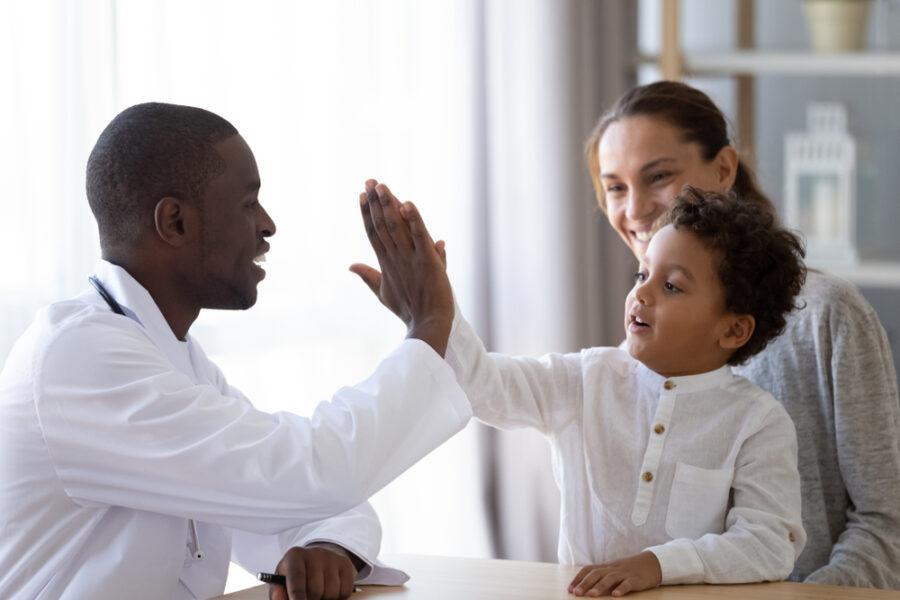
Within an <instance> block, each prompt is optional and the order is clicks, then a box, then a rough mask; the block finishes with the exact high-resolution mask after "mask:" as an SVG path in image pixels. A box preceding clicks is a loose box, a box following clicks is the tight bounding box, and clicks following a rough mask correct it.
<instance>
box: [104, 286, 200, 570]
mask: <svg viewBox="0 0 900 600" xmlns="http://www.w3.org/2000/svg"><path fill="white" fill-rule="evenodd" d="M88 281H90V282H91V285H92V286H94V289H95V290H97V293H98V294H100V297H101V298H103V300H104V301H105V302H106V303H107V304H108V305H109V308H110V310H112V311H113V312H114V313H116V314H117V315H122V316H127V315H126V314H125V311H124V310H122V306H121V305H120V304H119V303H118V302H116V299H115V298H113V297H112V294H110V293H109V291H108V290H107V289H106V288H105V287H103V284H102V283H100V280H99V279H97V276H96V275H91V276H90V277H88ZM188 532H189V533H190V535H191V539H189V540H188V542H187V546H188V550H190V551H191V556H192V557H193V558H195V559H197V560H200V559H202V558H203V551H202V550H200V538H199V537H198V536H197V524H196V523H194V520H193V519H188Z"/></svg>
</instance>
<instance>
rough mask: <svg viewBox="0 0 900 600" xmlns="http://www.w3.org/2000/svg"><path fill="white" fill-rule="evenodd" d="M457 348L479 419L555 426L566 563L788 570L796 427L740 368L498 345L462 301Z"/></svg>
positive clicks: (794, 541) (793, 547) (762, 574)
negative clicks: (527, 351)
mask: <svg viewBox="0 0 900 600" xmlns="http://www.w3.org/2000/svg"><path fill="white" fill-rule="evenodd" d="M446 358H447V361H448V362H449V363H450V365H451V366H452V367H453V369H454V371H455V372H456V375H457V378H458V380H459V382H460V385H461V386H462V387H463V389H464V390H465V391H466V393H467V395H468V397H469V401H470V402H471V404H472V409H473V412H474V414H475V416H476V417H477V418H478V419H480V420H482V421H483V422H485V423H487V424H489V425H493V426H496V427H499V428H502V429H514V428H518V427H532V428H535V429H537V430H539V431H541V432H542V433H543V434H544V435H545V436H546V437H547V440H548V441H549V443H550V445H551V449H552V455H553V471H554V476H555V478H556V482H557V485H558V486H559V488H560V490H561V492H562V505H561V515H560V517H561V518H560V534H559V561H560V562H561V563H564V564H576V565H588V564H600V563H605V562H610V561H613V560H616V559H620V558H625V557H627V556H631V555H634V554H637V553H639V552H641V551H643V550H649V551H651V552H653V553H654V554H655V555H656V557H657V558H658V560H659V563H660V566H661V568H662V583H663V584H677V583H699V582H707V583H738V582H750V581H766V580H781V579H784V578H785V577H787V576H788V575H789V574H790V572H791V569H792V568H793V564H794V561H795V560H796V558H797V556H798V555H799V554H800V551H801V550H802V549H803V545H804V543H805V541H806V535H805V533H804V531H803V526H802V524H801V519H800V477H799V474H798V472H797V440H796V433H795V430H794V426H793V423H792V421H791V420H790V417H789V416H788V415H787V413H786V412H785V410H784V409H783V408H782V406H781V405H780V404H779V403H778V402H777V401H776V400H775V399H774V398H773V397H772V396H771V395H769V394H768V393H766V392H765V391H763V390H762V389H760V388H759V387H757V386H755V385H754V384H752V383H750V382H749V381H747V380H746V379H744V378H742V377H739V376H737V375H734V374H733V373H732V372H731V368H730V367H727V366H724V367H722V368H720V369H718V370H716V371H712V372H709V373H704V374H700V375H693V376H687V377H676V378H670V379H666V378H665V377H663V376H661V375H659V374H657V373H655V372H653V371H651V370H650V369H648V368H647V367H646V366H644V365H643V364H641V363H640V362H639V361H637V360H635V359H633V358H632V357H631V356H630V355H629V354H628V353H627V352H625V351H624V350H622V349H620V348H591V349H587V350H583V351H581V352H580V353H572V354H548V355H546V356H544V357H542V358H540V359H534V358H525V357H510V356H505V355H500V354H489V353H487V352H486V351H485V349H484V346H483V345H482V343H481V340H479V339H478V337H477V336H476V335H475V333H474V331H473V330H472V328H471V326H470V325H469V323H468V322H466V321H465V320H464V319H463V318H462V316H461V314H460V311H459V309H458V308H457V310H456V318H455V320H454V324H453V330H452V333H451V335H450V342H449V346H448V349H447V354H446ZM645 474H649V475H645Z"/></svg>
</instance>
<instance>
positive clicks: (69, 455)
mask: <svg viewBox="0 0 900 600" xmlns="http://www.w3.org/2000/svg"><path fill="white" fill-rule="evenodd" d="M46 348H47V350H46V352H44V353H42V355H41V356H40V357H39V358H37V359H36V364H35V365H34V368H35V371H36V373H35V378H34V381H35V384H34V385H35V390H34V397H35V403H36V407H37V413H38V419H39V421H40V427H41V428H42V431H43V434H44V436H45V439H46V445H47V451H48V453H49V455H50V457H51V461H52V463H53V465H54V467H55V469H56V471H57V474H58V477H59V480H60V482H61V483H62V485H63V487H64V489H65V490H66V492H67V493H68V494H69V496H70V497H71V498H72V499H73V500H74V501H75V502H77V503H79V504H82V505H85V506H110V505H115V506H124V507H128V508H133V509H137V510H146V511H152V512H157V513H162V514H168V515H172V516H179V517H185V518H193V519H197V520H200V521H204V522H209V523H215V524H219V525H223V526H226V527H230V528H232V529H242V530H246V531H250V532H255V533H261V534H275V533H279V532H282V531H284V530H285V529H289V528H294V527H297V526H298V525H301V524H304V523H308V522H311V521H318V520H321V519H325V518H328V517H331V516H334V515H337V514H339V513H342V512H344V511H347V510H349V509H351V508H353V507H355V506H358V505H359V504H361V503H362V502H363V501H364V500H366V499H367V498H368V497H369V496H370V495H372V494H373V493H375V492H376V491H377V490H379V489H381V488H382V487H383V486H384V485H386V484H387V483H388V482H389V481H391V480H392V479H393V478H395V477H396V476H397V475H399V474H400V473H402V472H403V471H404V470H406V469H407V468H409V467H410V466H411V465H412V464H413V463H415V462H416V461H418V460H419V459H420V458H422V457H423V456H424V455H426V454H427V453H428V452H430V451H431V450H433V449H434V448H435V447H437V446H438V445H439V444H441V443H442V442H444V441H446V440H447V439H448V438H449V437H451V436H452V435H453V434H455V433H456V432H457V431H459V430H460V429H461V428H462V427H463V426H464V425H465V424H466V422H467V421H468V419H469V417H470V414H471V413H470V410H469V407H468V403H467V402H466V399H465V396H464V394H463V392H462V391H461V389H460V388H459V386H458V385H457V384H456V381H455V377H454V374H453V372H452V370H451V369H450V368H449V367H448V366H447V364H446V363H445V362H444V361H443V360H442V359H441V358H440V356H438V355H437V354H436V353H435V352H434V351H433V350H432V349H431V347H430V346H428V345H427V344H425V343H423V342H421V341H419V340H405V341H404V342H403V343H401V344H400V346H399V347H398V348H397V349H396V350H395V351H394V352H393V353H392V354H391V355H390V356H388V357H387V358H386V359H385V360H384V361H383V362H382V363H381V364H380V365H379V366H378V368H377V369H376V371H375V373H373V374H372V375H371V376H370V377H369V378H368V379H366V380H365V381H363V382H362V383H360V384H358V385H356V386H353V387H346V388H343V389H341V390H340V391H338V392H337V393H336V394H335V396H334V397H333V398H332V399H331V401H330V402H322V403H320V404H319V405H318V407H317V408H316V409H315V411H314V413H313V415H312V417H311V418H309V419H307V418H303V417H300V416H298V415H295V414H291V413H284V412H283V413H275V414H268V413H264V412H261V411H258V410H256V409H254V408H253V406H252V405H251V404H250V403H249V402H248V401H247V400H246V398H244V397H243V396H241V395H239V394H223V393H222V392H221V391H220V390H219V389H217V388H216V387H215V386H213V385H197V384H195V383H194V382H193V381H192V380H191V379H190V378H189V377H187V376H186V375H184V374H182V373H180V372H178V371H177V370H176V369H175V368H174V367H173V365H172V364H171V363H169V362H168V360H167V359H166V358H165V356H164V355H163V354H162V353H161V352H160V351H159V350H158V349H157V348H156V347H155V346H154V345H153V344H152V343H151V342H150V340H149V339H147V337H146V336H145V335H144V334H143V333H142V331H141V329H140V327H139V326H137V325H135V324H132V322H131V321H130V320H126V319H122V318H120V317H118V316H117V315H113V314H111V313H110V314H105V313H100V314H97V315H94V316H92V317H89V319H88V321H84V322H80V323H79V324H78V325H77V326H72V327H68V328H61V329H60V330H59V331H58V332H57V333H56V334H55V336H54V339H52V340H49V341H48V342H47V345H46ZM296 393H302V389H300V390H298V391H297V392H296Z"/></svg>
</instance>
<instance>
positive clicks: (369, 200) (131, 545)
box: [0, 103, 470, 600]
mask: <svg viewBox="0 0 900 600" xmlns="http://www.w3.org/2000/svg"><path fill="white" fill-rule="evenodd" d="M259 189H260V178H259V173H258V171H257V167H256V162H255V160H254V157H253V153H252V152H251V151H250V148H249V147H248V146H247V143H246V142H245V141H244V139H243V138H242V137H241V136H240V135H239V134H238V132H237V130H236V129H235V128H234V127H233V126H232V125H231V124H230V123H228V122H227V121H225V120H224V119H222V118H221V117H219V116H217V115H215V114H213V113H210V112H208V111H205V110H202V109H198V108H191V107H185V106H175V105H167V104H157V103H150V104H141V105H137V106H133V107H131V108H129V109H127V110H125V111H124V112H122V113H121V114H119V115H118V116H117V117H116V118H115V119H113V121H112V122H111V123H110V124H109V125H108V126H107V128H106V129H105V130H104V131H103V133H102V134H101V135H100V138H99V140H98V141H97V144H96V146H95V147H94V149H93V152H92V153H91V156H90V159H89V160H88V166H87V196H88V200H89V202H90V206H91V210H92V211H93V213H94V216H95V217H96V219H97V224H98V227H99V232H100V243H101V249H102V256H103V259H102V260H101V261H99V263H98V264H97V267H96V271H95V273H94V278H93V280H92V284H93V286H92V287H90V288H88V289H87V290H86V291H85V292H84V293H82V294H81V295H79V296H77V297H75V298H72V299H70V300H66V301H63V302H59V303H56V304H53V305H51V306H50V307H48V308H46V309H44V310H42V311H41V312H40V313H39V314H38V315H37V317H36V319H35V321H34V323H33V324H32V325H31V326H30V328H29V329H28V331H27V332H26V333H25V334H24V335H23V336H22V338H21V339H20V340H19V341H18V343H17V344H16V346H15V347H14V349H13V350H12V352H11V354H10V356H9V358H8V360H7V363H6V365H5V367H4V369H3V372H2V374H0V598H19V599H25V598H29V599H30V598H47V599H51V598H52V599H60V598H63V599H67V598H71V599H75V598H118V597H128V598H146V599H154V600H159V599H163V598H167V599H168V598H179V599H180V598H208V597H210V596H215V595H218V594H221V593H222V592H223V590H224V584H225V577H226V573H227V569H228V563H229V560H230V559H233V560H235V561H237V562H238V563H240V564H241V565H242V566H244V567H245V568H247V569H248V570H250V571H251V572H255V571H273V570H274V571H276V572H278V573H281V574H284V575H286V577H287V586H286V587H282V586H273V587H272V588H271V590H270V593H271V594H272V597H274V598H291V599H298V598H304V599H305V598H309V599H314V600H315V599H319V598H346V597H347V596H348V595H349V594H350V592H351V589H352V584H353V582H354V580H355V581H358V582H363V583H391V584H397V583H401V582H402V581H404V580H405V578H406V577H405V575H404V574H403V573H401V572H398V571H394V570H392V569H389V568H387V567H384V566H383V565H381V564H380V563H379V562H378V561H377V560H376V555H377V553H378V547H379V543H380V536H381V530H380V527H379V524H378V520H377V518H376V516H375V514H374V512H373V511H372V509H371V508H370V507H369V506H368V505H367V504H365V503H364V502H365V501H366V499H367V498H368V497H369V496H370V495H371V494H373V493H374V492H376V491H377V490H378V489H380V488H381V487H383V486H384V485H385V484H387V483H388V482H389V481H391V480H392V479H393V478H395V477H396V476H397V475H399V474H400V473H402V472H403V471H404V470H405V469H407V468H408V467H409V466H411V465H412V464H413V463H415V462H416V461H417V460H418V459H420V458H421V457H423V456H424V455H425V454H427V453H428V452H430V451H431V450H432V449H434V448H435V447H436V446H438V445H439V444H440V443H442V442H443V441H445V440H447V439H448V438H449V437H451V436H452V435H453V434H454V433H456V432H457V431H459V430H460V429H461V428H462V427H463V426H464V424H465V423H466V422H467V421H468V419H469V417H470V409H469V404H468V402H467V400H466V398H465V396H464V395H463V392H462V391H461V390H460V388H459V387H458V386H457V384H456V380H455V377H454V375H453V372H452V370H451V369H450V367H449V366H448V365H447V364H446V363H445V362H444V361H443V359H442V356H443V354H444V350H445V348H446V344H447V337H448V335H449V332H450V326H451V322H452V318H453V299H452V294H451V292H450V285H449V282H448V281H447V278H446V275H445V274H444V269H443V266H442V264H441V260H440V257H439V256H438V251H437V250H436V249H435V246H434V245H433V242H432V241H431V238H430V237H428V232H427V231H425V229H424V226H423V225H422V224H421V221H415V220H414V224H415V227H414V234H415V235H414V236H413V237H412V238H410V239H409V240H408V241H409V243H408V244H406V245H405V246H404V248H403V252H402V255H403V258H402V260H399V261H394V262H390V263H387V262H384V261H382V262H381V265H380V266H381V269H382V271H383V272H384V278H383V279H382V280H381V281H380V282H379V283H377V284H375V285H376V292H377V293H378V296H379V298H380V299H381V300H382V302H384V303H385V304H386V305H387V306H388V307H389V308H391V309H392V310H393V311H394V312H396V313H397V314H398V315H401V316H402V317H403V318H404V320H405V321H406V323H407V325H408V327H409V333H408V336H407V339H406V340H404V341H403V342H402V343H401V344H400V345H399V346H398V347H397V348H396V350H395V351H394V352H393V353H392V354H391V355H390V356H388V357H387V358H386V359H385V360H384V362H382V363H381V365H379V367H378V368H377V370H376V371H375V373H374V374H372V375H371V376H370V377H369V378H368V379H367V380H366V381H364V382H363V383H361V384H359V385H357V386H355V387H350V388H344V389H342V390H340V391H339V392H338V393H337V394H336V395H335V396H334V398H333V399H332V400H331V402H324V403H322V404H320V405H319V406H318V408H317V409H316V411H315V413H314V415H313V416H312V418H311V419H306V418H302V417H299V416H297V415H294V414H290V413H275V414H267V413H264V412H260V411H258V410H256V409H255V408H254V407H253V405H252V404H251V403H250V402H249V401H248V400H247V398H245V397H244V395H243V394H241V392H240V391H238V390H237V389H235V388H233V387H231V386H229V385H228V382H227V381H226V380H225V377H224V376H223V374H222V373H221V372H220V371H219V369H218V368H217V367H216V365H214V364H213V363H212V362H210V360H209V359H208V358H207V357H206V356H205V355H204V353H203V350H202V349H201V348H200V345H199V344H198V343H197V342H196V341H195V340H194V339H193V338H191V336H190V335H189V333H188V330H189V328H190V326H191V324H192V323H193V322H194V320H195V319H196V318H197V316H198V314H199V312H200V310H201V309H203V308H218V309H246V308H249V307H250V306H252V305H253V304H254V302H255V301H256V292H257V290H256V288H257V284H258V283H259V282H260V281H261V280H262V279H263V277H264V276H265V272H264V271H263V269H262V268H261V267H260V266H259V265H258V264H257V262H258V260H259V259H260V258H261V257H263V256H264V255H265V253H266V252H267V251H268V250H269V242H268V241H267V240H268V238H270V237H271V236H272V235H273V234H274V233H275V224H274V223H273V221H272V219H271V218H270V217H269V215H268V214H267V213H266V211H265V210H264V209H263V207H262V206H261V205H260V203H259V199H258V194H259ZM379 196H381V197H382V198H383V199H384V204H385V206H386V208H385V209H383V210H384V211H386V212H383V210H382V208H381V206H380V204H381V201H380V200H379ZM361 207H362V211H363V214H364V215H366V216H367V218H368V221H369V222H371V223H374V226H373V227H370V230H369V235H370V238H372V239H373V240H377V239H378V237H379V235H383V234H384V223H385V220H388V221H390V220H392V219H396V218H397V216H398V215H396V214H391V211H393V210H394V209H393V208H392V207H391V205H390V201H389V197H388V196H387V195H386V188H383V187H382V186H379V188H378V191H376V189H375V184H374V182H369V184H368V189H367V194H366V195H364V196H363V198H361ZM404 210H409V207H407V208H404ZM407 216H409V215H407ZM439 249H440V246H438V250H439ZM360 268H361V267H354V270H357V272H359V269H360ZM413 269H415V270H417V271H419V272H424V273H426V274H427V277H421V276H416V277H412V276H409V274H410V273H411V272H412V270H413ZM423 281H428V283H427V285H423V284H422V282H423ZM299 387H301V388H302V386H299Z"/></svg>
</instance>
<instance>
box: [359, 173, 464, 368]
mask: <svg viewBox="0 0 900 600" xmlns="http://www.w3.org/2000/svg"><path fill="white" fill-rule="evenodd" d="M359 202H360V210H361V212H362V218H363V225H364V226H365V229H366V234H367V235H368V236H369V243H370V244H372V249H373V250H375V255H376V256H377V257H378V264H379V266H380V267H381V271H380V272H379V271H378V270H376V269H374V268H372V267H370V266H368V265H364V264H360V263H356V264H353V265H351V266H350V270H351V271H352V272H354V273H356V274H357V275H359V277H360V278H361V279H362V280H363V281H364V282H365V283H366V285H368V286H369V289H371V290H372V292H373V293H374V294H375V295H376V296H377V297H378V299H379V300H380V301H381V302H382V304H384V305H385V306H387V307H388V308H389V309H390V310H391V311H392V312H393V313H394V314H396V315H397V316H398V317H400V318H401V319H402V320H403V322H404V323H406V326H407V330H408V333H407V337H409V338H417V339H420V340H422V341H423V342H425V343H427V344H429V345H430V346H431V347H432V348H434V350H435V352H437V353H438V354H439V355H441V356H444V353H445V352H446V349H447V339H448V338H449V336H450V328H451V326H452V325H453V312H454V306H453V291H452V290H451V288H450V280H449V279H448V278H447V272H446V268H445V263H446V257H445V255H444V250H443V243H442V242H438V243H437V244H435V243H434V241H433V240H432V239H431V235H430V234H429V233H428V229H426V227H425V223H424V222H422V218H421V216H419V211H418V210H417V209H416V207H415V205H413V203H412V202H406V203H404V204H401V203H400V201H399V200H397V198H396V197H394V195H393V194H392V193H391V191H390V189H388V187H387V186H386V185H384V184H382V183H378V182H377V181H375V180H374V179H370V180H369V181H367V182H366V191H365V192H364V193H362V194H360V195H359Z"/></svg>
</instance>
